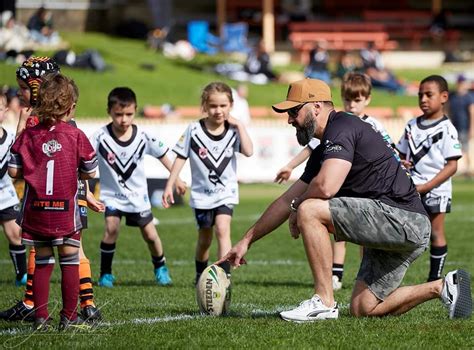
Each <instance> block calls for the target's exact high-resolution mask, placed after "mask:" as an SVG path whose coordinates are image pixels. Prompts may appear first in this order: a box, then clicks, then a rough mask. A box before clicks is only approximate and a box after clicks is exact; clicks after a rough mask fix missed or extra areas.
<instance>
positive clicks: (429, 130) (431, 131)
mask: <svg viewBox="0 0 474 350" xmlns="http://www.w3.org/2000/svg"><path fill="white" fill-rule="evenodd" d="M397 149H398V150H399V151H400V153H403V154H405V155H406V159H407V160H409V161H410V162H412V163H413V168H411V175H412V178H413V182H414V183H415V185H420V184H424V183H426V182H428V181H430V180H431V179H432V178H434V177H435V176H436V175H437V174H438V173H439V172H440V171H441V170H442V169H443V168H444V166H445V165H446V162H447V161H448V160H450V159H459V158H461V156H462V152H461V144H460V143H459V140H458V133H457V131H456V128H455V127H454V126H453V124H452V123H451V121H450V120H449V119H448V117H446V116H444V117H443V118H441V119H440V120H439V121H437V122H434V123H432V124H429V125H425V123H422V117H418V118H415V119H412V120H410V121H409V122H408V123H407V125H406V127H405V131H404V133H403V135H402V137H401V138H400V141H399V142H398V144H397ZM451 191H452V186H451V178H449V179H448V180H447V181H445V182H444V183H442V184H441V185H439V186H438V187H436V188H433V189H432V190H431V191H430V192H431V193H433V194H435V195H437V196H447V197H449V198H451Z"/></svg>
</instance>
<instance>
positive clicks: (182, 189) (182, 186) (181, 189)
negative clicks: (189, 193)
mask: <svg viewBox="0 0 474 350" xmlns="http://www.w3.org/2000/svg"><path fill="white" fill-rule="evenodd" d="M186 189H187V185H186V182H184V181H183V180H181V179H180V178H178V179H177V180H176V192H177V193H178V194H179V195H180V196H183V195H184V194H185V193H186Z"/></svg>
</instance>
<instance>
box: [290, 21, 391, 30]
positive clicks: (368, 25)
mask: <svg viewBox="0 0 474 350" xmlns="http://www.w3.org/2000/svg"><path fill="white" fill-rule="evenodd" d="M288 29H289V31H290V33H291V32H384V31H385V25H384V24H383V23H379V22H340V21H323V22H321V21H318V22H315V21H311V22H291V23H289V24H288Z"/></svg>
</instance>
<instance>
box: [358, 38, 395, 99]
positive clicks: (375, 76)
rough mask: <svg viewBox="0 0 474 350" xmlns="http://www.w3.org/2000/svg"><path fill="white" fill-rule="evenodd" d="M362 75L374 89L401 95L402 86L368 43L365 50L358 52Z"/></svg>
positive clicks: (371, 43) (373, 44) (371, 44)
mask: <svg viewBox="0 0 474 350" xmlns="http://www.w3.org/2000/svg"><path fill="white" fill-rule="evenodd" d="M360 58H361V59H362V66H363V70H364V73H366V74H367V75H368V76H369V77H370V79H371V81H372V86H373V87H374V88H381V89H385V90H388V91H390V92H394V93H402V92H403V91H404V87H403V85H402V84H401V83H400V82H399V81H398V80H397V79H396V78H395V76H394V75H393V74H392V73H391V72H389V71H388V70H387V69H386V68H385V66H384V63H383V60H382V55H381V54H380V52H379V51H378V50H377V48H376V47H375V43H373V42H370V43H368V44H367V48H366V49H363V50H362V51H361V52H360Z"/></svg>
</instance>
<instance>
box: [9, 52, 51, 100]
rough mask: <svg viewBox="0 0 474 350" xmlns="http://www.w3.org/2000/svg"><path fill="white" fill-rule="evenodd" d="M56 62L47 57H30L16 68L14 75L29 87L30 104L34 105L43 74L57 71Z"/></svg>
mask: <svg viewBox="0 0 474 350" xmlns="http://www.w3.org/2000/svg"><path fill="white" fill-rule="evenodd" d="M59 71H60V69H59V66H58V64H57V63H56V62H55V61H54V60H52V59H51V58H49V57H30V58H28V59H27V60H26V61H25V62H23V63H22V65H21V66H20V67H18V69H17V70H16V77H17V78H18V79H20V80H22V81H23V82H25V84H26V85H28V87H29V88H30V105H31V106H35V105H36V102H37V99H38V90H39V87H40V84H41V82H42V81H43V78H42V77H43V76H44V75H45V74H49V73H59Z"/></svg>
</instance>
